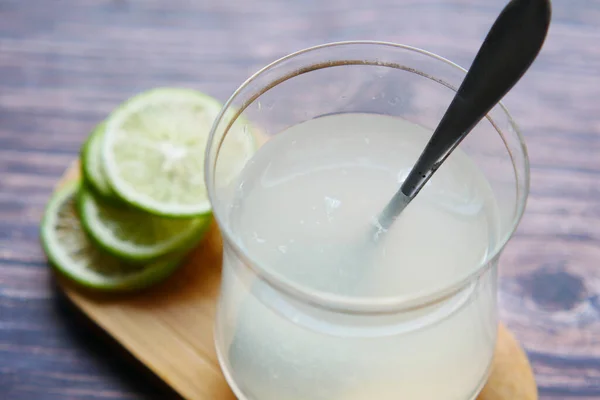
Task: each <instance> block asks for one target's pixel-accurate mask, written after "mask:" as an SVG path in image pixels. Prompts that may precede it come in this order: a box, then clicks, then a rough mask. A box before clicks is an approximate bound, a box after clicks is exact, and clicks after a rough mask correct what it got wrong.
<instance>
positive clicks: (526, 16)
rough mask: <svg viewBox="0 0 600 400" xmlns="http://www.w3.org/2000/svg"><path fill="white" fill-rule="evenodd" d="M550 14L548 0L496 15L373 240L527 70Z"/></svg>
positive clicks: (517, 1) (522, 2)
mask: <svg viewBox="0 0 600 400" xmlns="http://www.w3.org/2000/svg"><path fill="white" fill-rule="evenodd" d="M551 13H552V12H551V4H550V0H512V1H511V2H510V3H508V5H507V6H506V7H505V8H504V10H502V12H501V13H500V16H498V18H497V19H496V22H494V25H493V26H492V28H491V29H490V32H489V33H488V35H487V37H486V38H485V41H484V42H483V44H482V45H481V48H480V49H479V52H478V53H477V56H476V57H475V61H473V64H472V65H471V68H470V69H469V72H468V73H467V75H466V76H465V79H464V80H463V82H462V84H461V85H460V87H459V89H458V91H457V92H456V95H455V96H454V99H453V100H452V102H451V103H450V106H449V107H448V109H447V110H446V113H445V114H444V116H443V117H442V120H441V121H440V123H439V125H438V127H437V128H436V130H435V131H434V132H433V135H432V136H431V139H430V140H429V142H428V143H427V145H426V147H425V149H424V150H423V152H422V153H421V155H420V157H419V159H418V161H417V163H416V164H415V165H414V166H413V168H412V170H411V171H410V173H409V174H408V177H407V178H406V180H405V181H404V182H403V183H402V185H401V187H400V189H399V190H398V191H397V192H396V194H395V195H394V196H393V197H392V199H391V200H390V201H389V203H388V204H387V205H386V206H385V208H384V209H383V211H382V212H381V214H379V216H378V218H377V221H376V223H375V225H376V228H377V232H376V237H378V236H379V235H380V234H381V233H382V232H385V231H386V230H387V229H388V228H389V227H390V226H391V225H392V223H393V222H394V221H395V220H396V218H397V217H398V216H399V215H400V213H401V212H402V211H403V210H404V208H406V206H407V205H408V204H409V203H410V202H411V201H412V199H414V198H415V196H416V195H417V194H419V191H420V190H421V189H422V188H423V186H424V185H425V184H426V183H427V181H428V180H429V179H430V178H431V176H432V175H433V174H434V173H435V172H436V171H437V169H438V168H439V167H440V165H442V163H443V162H444V161H445V160H446V159H447V158H448V156H449V155H450V154H451V153H452V151H453V150H454V149H455V148H456V147H457V146H458V145H459V143H460V142H461V141H462V140H463V139H464V138H465V136H467V134H468V133H469V132H471V130H472V129H473V128H474V127H475V125H477V123H479V121H481V119H482V118H483V117H484V116H485V115H486V114H487V113H488V112H489V111H490V110H491V109H492V108H493V107H494V106H495V105H496V104H497V103H498V102H499V101H500V100H501V99H502V97H504V95H505V94H506V93H507V92H508V91H509V90H510V89H511V88H512V87H513V86H514V85H515V84H516V83H517V82H518V81H519V79H521V77H522V76H523V74H525V72H526V71H527V70H528V69H529V67H530V66H531V64H532V63H533V61H534V60H535V58H536V57H537V55H538V53H539V52H540V50H541V48H542V45H543V44H544V40H545V38H546V35H547V33H548V28H549V26H550V18H551Z"/></svg>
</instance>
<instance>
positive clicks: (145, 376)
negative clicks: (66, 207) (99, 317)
mask: <svg viewBox="0 0 600 400" xmlns="http://www.w3.org/2000/svg"><path fill="white" fill-rule="evenodd" d="M51 285H52V287H53V291H54V293H55V297H54V299H55V301H54V302H55V307H56V310H57V315H58V316H59V318H60V319H61V323H62V324H63V325H64V326H65V327H66V328H67V330H68V332H69V333H70V336H71V339H72V341H73V343H75V344H76V345H77V346H79V347H80V348H83V349H85V350H86V351H88V352H89V353H90V354H92V355H93V357H94V358H96V359H98V360H100V361H101V362H103V363H104V364H105V365H106V366H107V367H108V369H109V370H110V371H111V372H112V373H114V375H115V376H117V377H119V379H120V381H121V383H122V385H123V387H124V389H125V390H124V391H123V397H124V398H125V397H127V398H129V395H130V394H131V392H133V393H139V394H140V396H141V397H142V398H148V399H161V400H170V399H173V400H179V399H183V398H182V397H181V396H180V395H178V394H177V393H176V392H175V391H174V390H173V389H171V388H170V387H169V386H168V385H167V384H166V383H164V382H163V381H162V380H161V379H160V378H159V377H158V376H157V375H156V374H154V373H153V372H152V371H151V370H150V369H149V368H148V367H146V366H145V365H144V364H143V363H141V362H140V361H139V360H137V359H136V358H135V357H133V356H132V355H131V354H130V353H129V352H128V351H127V350H126V349H125V348H124V347H123V346H122V345H121V344H119V343H118V342H117V341H116V340H115V339H113V338H112V337H111V336H110V335H109V334H108V333H106V332H105V331H104V330H103V329H102V328H100V327H99V326H98V325H96V324H95V323H94V322H93V321H92V320H91V319H90V318H89V317H87V316H86V315H85V314H84V313H83V312H82V311H81V310H79V309H78V308H77V307H76V306H75V305H74V304H73V303H72V302H71V300H70V299H69V298H68V297H67V296H66V295H65V294H64V293H63V291H62V290H61V288H60V287H59V285H58V283H57V282H56V280H55V279H52V280H51Z"/></svg>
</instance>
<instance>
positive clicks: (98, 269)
mask: <svg viewBox="0 0 600 400" xmlns="http://www.w3.org/2000/svg"><path fill="white" fill-rule="evenodd" d="M78 189H79V183H78V182H74V183H71V184H69V185H68V186H67V187H65V188H64V189H62V190H60V191H59V192H57V193H56V194H55V195H54V196H52V199H51V200H50V202H49V203H48V206H47V208H46V212H45V215H44V219H43V221H42V224H41V231H40V237H41V241H42V245H43V246H44V250H45V251H46V254H47V256H48V259H49V260H50V262H51V263H52V264H53V265H54V267H55V268H56V269H57V270H58V271H59V272H61V273H62V274H64V275H65V276H67V277H69V278H71V279H72V280H73V281H75V282H77V283H79V284H80V285H82V286H86V287H89V288H94V289H98V290H105V291H129V290H135V289H142V288H145V287H148V286H150V285H152V284H155V283H158V282H160V281H162V280H164V279H165V278H166V277H167V276H169V275H170V274H171V273H172V272H173V271H175V269H176V268H177V266H178V265H179V264H180V262H181V261H182V260H183V257H184V253H181V254H176V255H172V256H170V257H169V258H163V259H160V260H159V261H156V262H153V263H150V264H146V265H142V264H132V263H128V262H126V261H122V260H120V259H118V258H116V257H114V256H112V255H110V254H108V253H105V252H104V251H102V250H100V249H98V248H96V247H95V246H94V244H93V242H92V241H91V240H90V239H89V238H88V236H87V235H86V233H85V231H84V229H83V226H82V225H81V223H80V221H79V218H78V217H77V212H76V200H75V198H76V193H77V190H78Z"/></svg>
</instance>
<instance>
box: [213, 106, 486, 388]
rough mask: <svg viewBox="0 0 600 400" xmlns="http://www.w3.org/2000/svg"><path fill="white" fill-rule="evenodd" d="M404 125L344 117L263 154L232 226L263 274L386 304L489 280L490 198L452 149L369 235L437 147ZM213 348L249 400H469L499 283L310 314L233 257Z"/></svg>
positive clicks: (295, 134)
mask: <svg viewBox="0 0 600 400" xmlns="http://www.w3.org/2000/svg"><path fill="white" fill-rule="evenodd" d="M430 134H431V133H430V132H428V131H427V130H426V129H424V128H422V127H420V126H418V125H414V124H412V123H410V122H407V121H405V120H402V119H399V118H394V117H388V116H382V115H374V114H339V115H331V116H326V117H321V118H317V119H314V120H310V121H307V122H304V123H302V124H299V125H296V126H293V127H291V128H289V129H287V130H286V131H284V132H282V133H280V134H278V135H276V136H275V137H273V138H272V139H271V140H270V141H269V142H267V143H266V144H265V145H264V146H263V147H261V148H260V150H259V151H258V152H257V154H256V155H255V156H254V157H253V158H252V159H251V160H250V161H249V163H248V164H247V165H246V167H245V169H244V170H243V171H242V173H241V175H240V177H239V181H238V183H237V190H236V195H235V198H234V201H233V203H232V204H231V206H230V209H229V215H228V218H229V219H228V224H229V225H230V226H231V229H232V230H233V232H234V237H233V240H234V241H235V242H237V243H238V244H239V245H240V246H241V248H242V249H244V251H245V252H246V254H248V255H249V256H250V257H251V258H252V260H253V261H254V262H256V263H257V264H258V265H259V266H260V267H261V268H264V269H266V270H268V271H270V272H272V273H274V274H277V275H279V276H280V277H281V278H283V279H284V280H286V281H287V282H289V283H293V284H294V285H299V286H300V287H301V288H303V289H305V290H312V291H314V292H315V293H316V294H317V295H323V296H329V297H336V296H338V297H337V298H342V297H343V298H347V299H353V300H357V299H360V300H364V301H371V302H382V303H385V302H387V301H389V300H390V299H392V298H396V299H398V298H410V297H414V296H417V295H419V294H423V293H432V292H435V291H436V290H438V289H440V288H443V287H446V286H448V285H449V284H452V283H455V282H458V281H459V280H460V279H461V278H464V277H466V276H468V275H469V274H470V273H471V272H473V271H475V270H477V269H478V268H480V266H481V265H482V263H484V262H485V260H486V258H487V257H488V254H489V252H491V251H493V246H494V245H495V243H496V241H497V238H496V231H497V205H496V202H495V198H494V194H493V192H492V190H491V188H490V185H489V184H488V182H487V180H486V179H485V177H484V176H483V174H482V173H481V172H480V171H479V169H478V168H477V166H476V165H475V164H474V163H473V162H472V161H471V160H470V159H469V158H468V157H467V156H466V154H464V153H463V152H461V151H460V150H457V151H456V152H455V153H454V154H453V155H452V156H451V157H450V158H449V159H448V160H447V162H446V163H445V164H444V165H443V166H442V168H441V169H440V170H439V171H438V172H437V174H436V175H435V176H434V178H433V179H432V180H431V181H430V182H429V183H428V184H427V186H426V187H425V188H424V189H423V191H422V192H421V193H420V194H419V196H418V197H417V198H416V199H415V200H414V201H413V202H412V203H411V204H410V205H409V206H408V208H406V210H405V211H404V212H403V213H402V215H401V216H400V218H398V220H396V221H395V223H394V224H393V225H392V226H391V228H390V229H389V230H388V231H387V232H385V233H384V234H383V235H381V236H380V237H379V239H378V240H374V241H371V242H369V241H368V240H366V239H365V238H366V237H367V236H366V232H369V229H370V228H371V227H372V224H373V221H375V220H376V217H377V214H378V212H379V211H380V210H381V209H382V208H383V207H384V206H385V204H386V202H387V201H388V200H389V199H390V198H391V196H392V195H393V193H394V192H395V191H396V190H397V189H398V187H399V186H400V184H401V183H402V181H403V179H404V178H405V177H406V175H407V173H408V171H409V170H410V168H411V166H412V165H413V164H414V162H415V161H416V159H417V157H418V155H419V153H420V152H421V151H422V149H423V147H424V145H425V143H426V142H427V140H428V139H429V137H430ZM224 264H225V265H224V271H223V286H222V301H221V305H220V309H219V312H218V328H217V329H218V334H217V338H218V342H217V347H218V351H219V354H220V357H221V361H222V364H223V367H224V370H225V373H226V375H227V376H228V378H229V380H230V383H232V385H233V386H234V389H235V390H236V391H237V394H238V396H240V397H241V398H246V399H252V400H336V399H340V400H353V399H356V400H375V399H376V400H400V399H406V400H468V399H471V398H472V397H473V396H474V394H475V393H474V391H475V390H476V389H477V388H478V385H479V384H480V383H481V382H482V380H483V379H484V378H485V375H486V372H487V368H488V366H489V363H490V361H491V356H492V353H493V348H494V342H495V338H496V336H495V335H496V326H495V321H496V315H495V301H496V299H495V293H496V291H495V287H493V286H494V282H495V281H494V279H493V274H494V273H495V265H493V266H491V271H490V272H489V273H487V274H484V275H483V276H482V277H481V278H480V279H479V280H478V281H475V282H474V283H473V284H471V285H469V286H468V287H467V288H466V289H464V290H462V291H461V292H460V293H458V294H456V295H454V296H452V297H451V298H449V299H447V300H445V301H443V302H440V303H437V304H435V305H432V306H429V307H425V308H421V309H418V310H415V311H411V312H402V313H388V314H383V315H381V314H380V315H365V314H361V315H357V314H355V313H354V314H353V313H342V312H333V311H328V310H325V309H322V308H319V307H315V306H310V305H308V304H306V303H304V302H299V301H296V300H294V299H293V298H291V297H289V296H286V295H284V294H282V293H281V292H279V291H277V290H274V289H273V288H272V287H271V286H269V285H267V284H266V283H265V282H263V281H261V280H259V279H257V278H255V275H254V274H252V273H251V272H250V270H249V269H247V267H245V266H243V265H242V264H241V262H240V261H239V259H238V258H237V257H235V256H233V254H232V253H231V249H229V248H226V249H225V258H224Z"/></svg>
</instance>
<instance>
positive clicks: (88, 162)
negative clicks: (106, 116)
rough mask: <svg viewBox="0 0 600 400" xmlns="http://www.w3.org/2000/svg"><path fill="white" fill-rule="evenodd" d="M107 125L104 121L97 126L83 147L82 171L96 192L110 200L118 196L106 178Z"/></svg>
mask: <svg viewBox="0 0 600 400" xmlns="http://www.w3.org/2000/svg"><path fill="white" fill-rule="evenodd" d="M105 126H106V124H105V123H104V122H102V123H100V124H99V125H98V126H96V128H95V129H94V130H93V131H92V133H91V134H90V136H89V137H88V139H87V140H86V142H85V143H84V145H83V147H82V148H81V172H82V174H83V177H84V178H85V181H86V183H88V184H89V185H90V186H91V188H92V189H93V190H94V192H96V193H97V194H98V195H100V196H102V197H103V198H104V199H106V200H108V201H114V200H116V197H117V196H116V194H115V192H114V191H113V190H112V188H111V187H110V184H109V183H108V180H107V179H106V174H105V172H104V167H103V164H102V156H101V151H102V139H103V136H104V128H105Z"/></svg>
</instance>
